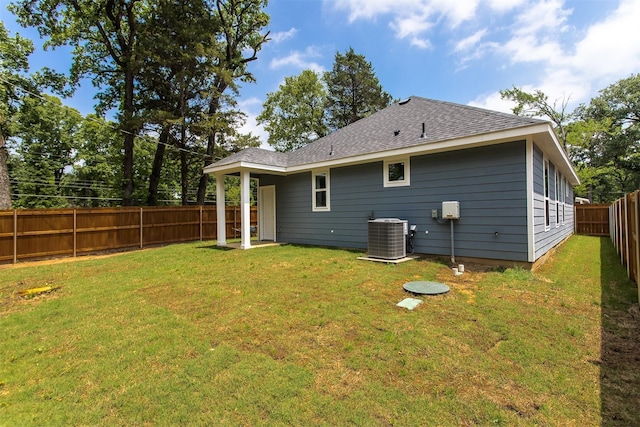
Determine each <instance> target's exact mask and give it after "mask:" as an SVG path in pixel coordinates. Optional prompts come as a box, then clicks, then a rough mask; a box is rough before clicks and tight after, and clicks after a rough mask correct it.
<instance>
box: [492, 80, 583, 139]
mask: <svg viewBox="0 0 640 427" xmlns="http://www.w3.org/2000/svg"><path fill="white" fill-rule="evenodd" d="M500 97H501V98H502V99H508V100H510V101H513V102H515V103H516V105H515V106H514V107H513V114H516V115H518V116H524V117H538V118H547V119H549V120H551V122H552V123H553V124H554V127H555V130H556V133H557V134H558V137H559V138H560V140H561V141H562V143H563V145H564V146H565V147H566V146H567V129H566V126H567V124H568V123H569V122H570V121H571V119H572V115H571V113H568V112H567V104H568V103H569V99H568V98H564V99H562V101H558V100H556V101H554V102H553V103H552V104H550V103H549V97H548V96H547V95H545V94H544V93H543V92H542V91H541V90H539V89H536V90H534V91H533V93H529V92H525V91H523V90H522V89H520V88H517V87H515V86H514V87H512V88H511V89H505V90H501V91H500ZM558 103H559V105H558Z"/></svg>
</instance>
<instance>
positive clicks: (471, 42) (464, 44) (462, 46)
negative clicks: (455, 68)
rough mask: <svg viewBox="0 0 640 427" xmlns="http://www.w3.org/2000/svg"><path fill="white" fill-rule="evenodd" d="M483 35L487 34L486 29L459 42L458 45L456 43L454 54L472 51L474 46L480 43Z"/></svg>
mask: <svg viewBox="0 0 640 427" xmlns="http://www.w3.org/2000/svg"><path fill="white" fill-rule="evenodd" d="M485 34H487V30H486V29H482V30H478V31H476V32H475V33H473V34H472V35H470V36H469V37H466V38H464V39H462V40H460V41H459V42H458V43H456V46H455V48H454V50H455V51H456V52H461V51H466V50H470V49H473V48H474V47H475V46H477V45H478V43H479V42H480V40H481V39H482V37H484V35H485Z"/></svg>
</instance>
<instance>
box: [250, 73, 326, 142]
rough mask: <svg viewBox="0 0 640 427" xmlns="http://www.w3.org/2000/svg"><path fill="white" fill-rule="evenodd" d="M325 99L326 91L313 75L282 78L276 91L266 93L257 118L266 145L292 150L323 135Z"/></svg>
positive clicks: (314, 74)
mask: <svg viewBox="0 0 640 427" xmlns="http://www.w3.org/2000/svg"><path fill="white" fill-rule="evenodd" d="M326 99H327V91H326V89H325V87H324V85H323V83H322V81H321V80H320V78H319V77H318V75H317V74H316V73H315V72H313V71H311V70H304V71H303V72H302V73H300V75H298V76H292V77H285V80H284V83H283V84H281V85H280V87H279V89H278V91H276V92H272V93H269V94H267V100H266V101H265V103H264V104H263V110H262V113H260V115H259V116H258V117H257V121H258V123H264V124H265V130H266V131H267V132H268V133H269V141H268V142H269V144H270V145H271V146H273V147H274V148H275V150H276V151H282V152H286V151H293V150H295V149H297V148H300V147H303V146H304V145H306V144H308V143H309V142H312V141H314V140H316V139H318V138H320V137H322V136H324V135H326V133H327V131H328V127H327V124H326V118H325V110H324V107H325V103H326Z"/></svg>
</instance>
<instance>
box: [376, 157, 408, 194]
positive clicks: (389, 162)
mask: <svg viewBox="0 0 640 427" xmlns="http://www.w3.org/2000/svg"><path fill="white" fill-rule="evenodd" d="M409 159H410V158H409V157H402V158H395V159H389V160H385V161H384V162H383V166H382V176H383V179H384V186H385V187H406V186H409V185H411V167H410V161H409ZM397 163H404V179H399V180H396V181H389V167H390V166H391V165H395V164H397Z"/></svg>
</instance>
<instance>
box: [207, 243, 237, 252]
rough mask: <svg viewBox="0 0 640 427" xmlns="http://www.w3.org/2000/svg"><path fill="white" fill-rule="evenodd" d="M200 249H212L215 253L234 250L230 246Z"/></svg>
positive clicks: (209, 246)
mask: <svg viewBox="0 0 640 427" xmlns="http://www.w3.org/2000/svg"><path fill="white" fill-rule="evenodd" d="M199 249H212V250H215V251H222V252H226V251H232V250H233V248H231V247H229V246H218V245H207V246H200V247H199Z"/></svg>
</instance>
